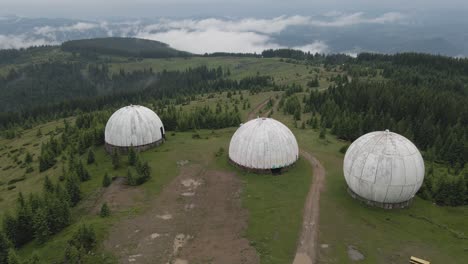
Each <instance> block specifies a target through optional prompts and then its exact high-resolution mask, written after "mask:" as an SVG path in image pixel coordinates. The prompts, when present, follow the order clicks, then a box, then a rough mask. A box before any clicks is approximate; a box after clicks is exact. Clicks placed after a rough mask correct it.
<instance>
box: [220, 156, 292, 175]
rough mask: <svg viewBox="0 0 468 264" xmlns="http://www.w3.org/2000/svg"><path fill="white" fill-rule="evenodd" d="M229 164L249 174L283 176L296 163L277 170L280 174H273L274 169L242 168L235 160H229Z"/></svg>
mask: <svg viewBox="0 0 468 264" xmlns="http://www.w3.org/2000/svg"><path fill="white" fill-rule="evenodd" d="M229 163H231V164H232V165H234V166H236V167H238V168H240V169H242V170H245V171H248V172H253V173H257V174H281V173H283V172H286V171H288V170H289V169H290V168H291V167H293V166H294V164H295V163H293V164H291V165H289V166H286V167H282V168H276V169H280V171H279V173H273V172H272V169H256V168H249V167H245V166H242V165H239V164H237V163H236V162H234V161H233V160H231V159H229Z"/></svg>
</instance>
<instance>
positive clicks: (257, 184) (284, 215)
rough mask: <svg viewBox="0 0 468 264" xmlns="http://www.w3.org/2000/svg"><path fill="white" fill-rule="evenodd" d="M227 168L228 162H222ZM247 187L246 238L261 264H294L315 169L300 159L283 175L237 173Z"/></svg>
mask: <svg viewBox="0 0 468 264" xmlns="http://www.w3.org/2000/svg"><path fill="white" fill-rule="evenodd" d="M222 162H223V163H226V165H225V166H230V165H229V164H227V161H226V159H223V161H222ZM236 171H237V174H238V175H240V177H241V179H242V180H243V183H244V190H243V192H242V202H243V205H244V207H245V208H247V210H248V211H249V220H248V228H247V230H246V234H245V235H246V238H247V239H249V240H250V243H251V245H252V246H253V247H255V249H256V250H257V252H258V254H259V256H260V260H261V263H262V264H282V263H291V262H292V260H293V259H294V255H295V253H296V245H297V241H298V237H299V233H300V231H301V226H302V213H303V208H304V202H305V198H306V196H307V193H308V190H309V186H310V182H311V180H312V168H311V166H310V165H309V163H307V161H305V160H303V159H300V160H299V161H298V162H297V163H296V165H295V166H294V167H293V168H291V169H290V170H289V171H287V172H285V173H283V174H282V175H278V176H273V175H258V174H253V173H246V172H243V171H241V170H236Z"/></svg>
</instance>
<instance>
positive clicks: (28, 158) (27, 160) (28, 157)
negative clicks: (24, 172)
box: [24, 151, 33, 164]
mask: <svg viewBox="0 0 468 264" xmlns="http://www.w3.org/2000/svg"><path fill="white" fill-rule="evenodd" d="M32 161H33V157H32V155H31V153H29V151H28V152H26V155H25V156H24V163H26V164H30V163H31V162H32Z"/></svg>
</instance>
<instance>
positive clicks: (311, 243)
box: [293, 150, 325, 264]
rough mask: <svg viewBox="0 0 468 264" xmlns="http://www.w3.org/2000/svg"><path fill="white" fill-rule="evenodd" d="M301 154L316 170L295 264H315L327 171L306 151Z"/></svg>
mask: <svg viewBox="0 0 468 264" xmlns="http://www.w3.org/2000/svg"><path fill="white" fill-rule="evenodd" d="M300 153H301V156H302V157H304V158H305V159H306V160H307V161H308V162H309V163H310V164H311V165H312V167H313V168H314V179H313V181H312V185H311V186H310V189H309V193H308V194H307V200H306V203H305V207H304V219H303V222H302V232H301V237H300V242H299V245H298V247H297V251H296V256H295V258H294V262H293V264H313V263H315V262H316V258H317V250H318V249H317V248H318V247H317V244H318V227H319V226H318V224H319V215H320V192H321V191H322V190H323V187H324V185H325V169H324V168H323V166H322V164H320V162H319V161H318V160H317V159H316V158H315V157H314V156H312V155H311V154H310V153H308V152H306V151H304V150H301V151H300Z"/></svg>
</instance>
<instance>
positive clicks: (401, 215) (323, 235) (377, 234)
mask: <svg viewBox="0 0 468 264" xmlns="http://www.w3.org/2000/svg"><path fill="white" fill-rule="evenodd" d="M294 133H295V134H296V136H297V138H298V141H299V143H300V145H301V147H302V148H304V149H306V150H308V151H310V152H311V153H314V154H315V155H316V156H317V157H318V159H319V160H320V161H321V163H322V164H323V165H324V166H325V169H326V190H325V192H323V193H322V196H321V200H320V208H321V210H320V235H319V239H320V243H321V244H328V245H329V247H328V248H327V249H321V251H320V263H351V261H350V260H349V258H348V256H347V247H348V246H350V245H352V246H355V247H356V248H357V249H358V250H359V251H361V252H362V253H363V254H364V255H365V257H366V258H365V260H364V261H362V262H361V263H407V262H408V259H409V257H410V256H419V257H421V258H424V259H428V260H430V261H431V262H433V263H454V264H456V263H460V264H461V263H466V261H467V260H468V240H467V234H468V225H466V219H468V207H467V206H463V207H457V208H453V207H439V206H436V205H434V204H432V203H431V202H429V201H424V200H422V199H420V198H418V197H416V199H415V200H414V203H413V204H412V205H411V207H410V208H408V209H403V210H390V211H388V210H383V209H378V208H372V207H368V206H365V205H363V204H361V203H359V202H358V201H356V200H354V199H352V198H351V197H350V196H349V195H348V193H347V191H346V188H347V187H346V182H345V180H344V177H343V172H342V162H343V154H341V153H339V149H340V147H341V146H343V145H345V144H347V143H346V142H341V141H338V140H336V139H335V138H334V137H332V136H330V135H327V140H319V139H318V132H315V131H313V130H300V129H295V130H294ZM411 215H413V216H417V217H425V218H427V219H429V220H430V221H431V222H432V223H430V222H428V221H425V220H421V219H418V218H415V217H412V216H411ZM441 226H444V227H441ZM445 227H446V228H445ZM457 234H458V236H460V237H465V239H460V238H457Z"/></svg>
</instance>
